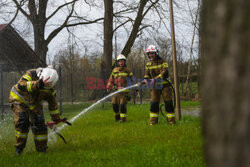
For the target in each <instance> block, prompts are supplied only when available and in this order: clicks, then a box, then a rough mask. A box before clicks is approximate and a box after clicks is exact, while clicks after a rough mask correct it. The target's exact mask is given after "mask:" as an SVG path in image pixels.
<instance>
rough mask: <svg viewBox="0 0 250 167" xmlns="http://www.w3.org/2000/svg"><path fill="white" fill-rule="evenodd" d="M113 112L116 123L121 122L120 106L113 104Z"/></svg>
mask: <svg viewBox="0 0 250 167" xmlns="http://www.w3.org/2000/svg"><path fill="white" fill-rule="evenodd" d="M113 111H114V113H115V121H120V113H119V104H113Z"/></svg>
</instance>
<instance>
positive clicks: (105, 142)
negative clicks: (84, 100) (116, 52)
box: [0, 103, 205, 167]
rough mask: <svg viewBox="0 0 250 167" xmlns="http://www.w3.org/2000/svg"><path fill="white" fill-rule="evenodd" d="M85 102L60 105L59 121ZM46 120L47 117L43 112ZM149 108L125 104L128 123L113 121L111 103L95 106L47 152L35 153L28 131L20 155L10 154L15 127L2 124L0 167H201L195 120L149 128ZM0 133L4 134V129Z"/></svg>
mask: <svg viewBox="0 0 250 167" xmlns="http://www.w3.org/2000/svg"><path fill="white" fill-rule="evenodd" d="M89 105H90V104H89V103H88V104H84V105H83V104H80V105H65V106H64V113H63V116H62V117H68V118H71V117H73V116H75V115H76V114H77V113H79V112H81V111H82V110H83V108H85V107H87V106H89ZM46 113H47V112H46ZM46 119H47V120H48V115H47V114H46ZM148 121H149V104H144V105H132V104H129V105H128V122H126V123H119V122H115V121H114V114H113V112H112V108H111V104H109V103H107V104H105V108H104V110H101V107H100V106H97V107H96V108H95V109H94V110H92V111H90V112H87V113H86V114H85V115H83V116H81V117H80V118H79V119H77V120H76V121H75V122H73V126H72V127H69V126H67V127H66V128H64V129H63V130H62V131H61V134H62V135H63V136H64V137H65V139H66V140H67V141H68V144H64V143H63V141H62V140H61V139H59V138H57V140H56V141H52V142H49V149H48V154H39V153H37V152H36V151H35V148H34V142H33V139H32V138H33V136H32V134H31V133H30V135H29V140H28V143H27V146H26V148H25V150H24V153H23V154H22V155H21V156H16V155H15V154H14V151H15V149H14V147H13V145H14V143H15V137H14V125H13V120H12V119H8V120H6V121H5V122H2V123H1V127H3V128H1V129H0V135H1V136H0V164H1V166H43V167H44V166H74V167H75V166H108V167H110V166H128V167H134V166H143V167H145V166H146V167H147V166H150V167H152V166H205V165H204V158H203V150H202V147H203V139H202V135H201V126H200V118H197V117H190V116H185V115H184V116H183V117H182V120H181V121H178V122H177V124H176V125H174V126H171V125H169V124H167V123H166V121H165V119H164V118H163V117H162V116H161V117H160V118H159V124H158V125H155V126H149V125H148ZM3 129H5V130H3Z"/></svg>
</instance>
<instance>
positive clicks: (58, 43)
mask: <svg viewBox="0 0 250 167" xmlns="http://www.w3.org/2000/svg"><path fill="white" fill-rule="evenodd" d="M187 1H188V0H177V1H176V2H177V4H178V7H177V6H176V5H174V17H175V35H176V40H177V41H178V42H179V43H181V44H183V45H185V46H189V47H190V45H191V40H192V33H193V25H192V24H191V20H192V19H191V16H190V13H189V7H188V4H187ZM100 2H102V1H100ZM189 4H190V8H191V10H192V11H193V12H195V11H194V10H195V9H196V8H197V3H196V1H195V0H194V1H189ZM57 5H58V4H56V2H53V3H52V4H50V8H49V9H48V10H47V16H48V15H49V14H50V13H51V12H52V11H53V9H55V8H53V7H56V6H57ZM100 5H102V4H100ZM77 8H78V10H77V11H78V13H79V14H81V15H89V17H91V18H97V17H103V10H96V9H95V8H91V10H90V8H89V7H88V6H86V4H85V3H83V2H81V1H80V2H79V3H78V4H77ZM166 8H168V7H167V6H166ZM179 8H184V9H185V10H179ZM11 10H12V11H13V9H12V8H11V9H9V11H11ZM0 11H2V12H0V16H1V17H0V23H1V24H2V23H6V22H8V20H10V18H11V17H12V16H11V15H10V16H9V17H7V13H6V9H5V10H4V12H3V10H1V9H0ZM7 11H8V10H7ZM65 12H66V11H62V12H60V13H58V14H57V15H56V17H55V18H53V19H51V20H50V21H49V22H48V23H47V25H49V26H47V27H46V34H45V35H46V36H47V35H48V34H49V33H50V32H51V30H52V29H53V28H54V26H53V25H56V24H57V23H58V22H60V21H62V20H63V19H64V16H65V15H66V14H65ZM154 17H155V16H154V15H152V14H148V15H147V19H148V20H149V19H151V20H153V19H154ZM13 25H14V26H15V28H16V29H17V30H18V31H19V32H20V33H21V35H22V36H23V37H24V39H25V40H26V41H27V42H28V43H29V44H30V45H31V47H33V45H32V44H33V35H32V26H31V24H30V25H27V20H26V19H25V18H24V17H23V16H22V14H21V13H19V15H18V17H17V19H16V20H15V21H14V22H13ZM166 26H167V29H169V30H170V28H169V27H170V23H169V22H166ZM71 30H72V31H74V32H75V33H76V36H77V39H76V42H77V44H78V46H79V48H82V47H83V43H85V44H92V46H93V47H94V48H95V50H99V51H102V47H101V45H103V41H102V36H101V34H102V33H103V27H102V25H97V24H93V25H89V26H77V27H75V28H71ZM27 32H31V33H27ZM159 33H162V35H164V36H168V37H170V34H169V32H168V31H167V30H166V27H164V25H162V28H161V29H160V32H159ZM97 34H99V35H100V36H98V37H97ZM117 34H118V38H117V40H118V44H119V48H120V49H122V48H123V46H124V44H125V42H126V39H127V38H128V36H127V34H126V32H125V31H124V30H122V29H119V31H118V32H117ZM145 35H147V34H145ZM160 35H161V34H160ZM195 39H196V40H195V47H196V48H197V41H198V38H197V36H196V38H195ZM67 44H68V33H67V30H66V29H64V30H62V31H61V32H60V33H59V34H58V35H57V36H56V37H55V38H54V39H53V40H52V41H51V43H50V44H49V51H48V55H49V56H50V57H51V58H50V59H52V57H53V56H54V55H55V54H56V52H58V51H59V50H61V49H63V48H66V47H67ZM92 49H93V48H92ZM83 51H84V50H83ZM188 53H189V50H186V51H185V52H184V53H183V54H184V55H183V57H189V55H188ZM194 54H197V53H194Z"/></svg>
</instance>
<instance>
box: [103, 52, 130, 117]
mask: <svg viewBox="0 0 250 167" xmlns="http://www.w3.org/2000/svg"><path fill="white" fill-rule="evenodd" d="M132 77H133V73H132V72H131V71H130V70H129V69H128V68H127V66H126V57H125V56H124V55H122V54H120V55H119V56H117V67H115V68H114V69H113V71H112V73H111V75H110V78H109V82H108V84H107V86H106V87H107V91H108V92H109V91H110V90H111V89H116V90H120V89H122V88H124V87H126V86H128V82H130V81H132ZM129 99H130V96H129V90H124V91H123V92H120V93H118V94H116V95H114V96H112V105H113V111H114V113H115V120H116V121H120V122H126V117H127V107H126V104H127V101H128V100H129Z"/></svg>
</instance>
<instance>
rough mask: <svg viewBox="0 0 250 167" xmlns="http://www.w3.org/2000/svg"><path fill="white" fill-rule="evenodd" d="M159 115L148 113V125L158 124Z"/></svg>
mask: <svg viewBox="0 0 250 167" xmlns="http://www.w3.org/2000/svg"><path fill="white" fill-rule="evenodd" d="M158 117H159V113H153V112H150V122H149V125H154V124H157V123H158Z"/></svg>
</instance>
